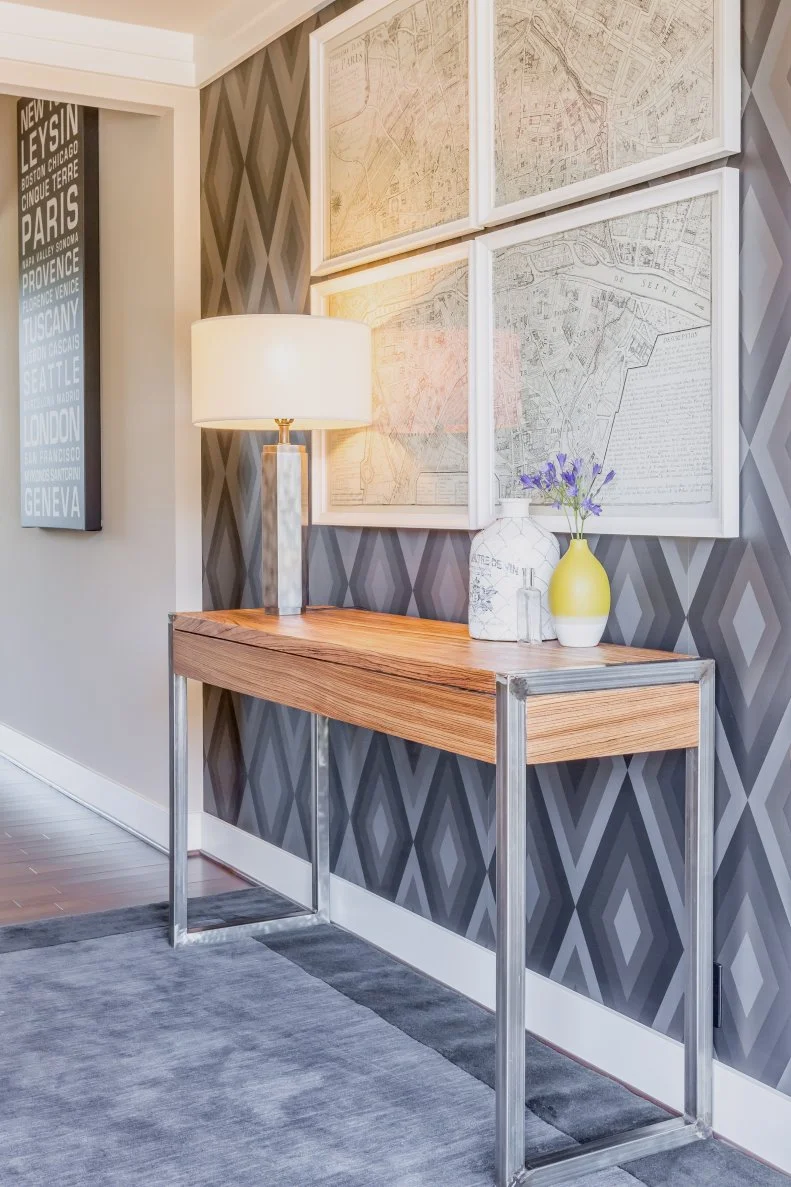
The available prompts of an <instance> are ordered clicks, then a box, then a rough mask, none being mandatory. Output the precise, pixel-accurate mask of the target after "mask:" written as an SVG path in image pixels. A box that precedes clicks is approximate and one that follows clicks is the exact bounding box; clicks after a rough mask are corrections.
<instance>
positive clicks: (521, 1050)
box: [495, 679, 527, 1187]
mask: <svg viewBox="0 0 791 1187" xmlns="http://www.w3.org/2000/svg"><path fill="white" fill-rule="evenodd" d="M496 698H497V706H496V713H497V754H496V757H497V792H496V815H497V1017H496V1067H495V1093H496V1121H495V1124H496V1127H497V1129H496V1142H495V1160H496V1168H497V1187H509V1184H510V1183H512V1182H513V1180H514V1178H515V1176H516V1175H517V1173H518V1172H520V1171H521V1170H522V1168H523V1167H524V1164H525V928H526V916H525V912H526V874H527V831H526V823H525V822H526V812H527V806H526V803H525V801H526V797H527V767H526V765H525V764H526V756H525V743H526V728H525V700H524V697H522V698H521V699H520V698H518V697H516V696H514V694H513V689H512V686H511V681H510V680H507V679H498V682H497V693H496Z"/></svg>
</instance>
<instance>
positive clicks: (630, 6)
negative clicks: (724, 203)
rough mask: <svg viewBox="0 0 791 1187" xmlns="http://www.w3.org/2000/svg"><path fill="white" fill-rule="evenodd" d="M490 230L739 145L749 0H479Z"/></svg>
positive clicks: (484, 206)
mask: <svg viewBox="0 0 791 1187" xmlns="http://www.w3.org/2000/svg"><path fill="white" fill-rule="evenodd" d="M479 14H480V28H479V35H478V38H477V45H478V52H479V72H480V76H481V78H482V79H485V82H483V83H482V85H481V94H480V104H481V110H480V113H479V118H478V121H477V124H478V129H479V137H480V140H479V154H480V161H481V170H480V178H481V190H480V194H479V203H478V207H479V216H480V219H481V222H482V224H483V225H485V226H491V225H493V224H496V223H499V222H505V221H507V220H510V219H513V218H516V217H518V216H521V215H524V214H531V213H536V212H538V211H542V210H547V209H549V208H551V207H558V206H564V205H567V204H569V203H571V202H577V201H579V200H580V199H582V198H590V197H593V196H595V195H598V194H604V193H608V192H611V191H613V190H617V189H622V188H624V187H626V186H631V185H634V184H635V183H636V182H641V181H646V180H648V179H650V178H654V177H658V176H660V175H663V174H664V175H667V174H670V173H674V172H678V171H680V170H682V169H687V168H689V167H690V166H692V165H697V164H701V163H703V162H706V161H713V160H716V159H718V158H721V157H724V156H727V155H728V154H729V153H733V152H738V151H739V149H740V143H741V129H740V105H741V73H740V56H739V36H740V30H739V0H650V2H649V0H594V2H592V0H480V9H479Z"/></svg>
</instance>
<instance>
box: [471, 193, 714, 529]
mask: <svg viewBox="0 0 791 1187" xmlns="http://www.w3.org/2000/svg"><path fill="white" fill-rule="evenodd" d="M712 215H713V197H712V195H711V194H710V193H707V194H703V195H699V196H695V197H690V198H688V199H685V200H682V201H677V202H672V203H670V204H668V205H664V206H659V207H654V208H653V209H646V210H638V211H635V212H633V213H628V214H623V215H621V216H620V217H614V218H610V219H607V220H606V221H603V222H597V223H592V224H589V225H587V226H581V227H576V228H574V229H572V230H569V231H565V232H562V233H558V234H554V235H548V236H547V237H545V238H541V239H534V240H532V241H530V242H525V243H521V244H517V245H513V246H509V247H502V248H500V249H499V250H496V251H495V252H494V253H493V259H492V279H493V299H494V327H495V330H494V333H495V338H494V356H493V362H494V401H495V454H496V458H495V472H496V485H497V491H498V494H497V497H498V498H503V497H508V496H510V495H511V494H515V493H517V491H519V489H520V485H519V475H520V474H522V473H533V472H535V470H537V469H538V467H539V466H540V465H541V463H542V462H544V461H545V460H546V459H547V458H548V457H550V456H551V455H553V454H555V453H557V452H562V453H568V454H569V455H571V456H573V457H575V456H581V457H586V458H587V457H590V456H591V454H594V455H595V456H596V457H597V458H598V459H599V460H601V461H603V462H604V464H605V467H606V468H607V469H609V468H611V467H612V468H613V469H615V470H616V472H617V475H618V478H617V482H614V483H613V485H612V486H611V487H610V488H608V498H607V507H608V508H610V507H612V508H613V509H614V510H617V509H619V508H621V509H624V508H639V507H646V506H649V505H653V506H661V507H663V508H669V507H673V508H675V513H676V514H680V515H682V516H683V514H684V508H687V509H688V514H690V515H691V514H692V509H693V508H699V507H700V506H701V505H707V504H710V503H711V502H712V500H713V498H714V479H715V476H714V462H713V435H714V429H713V418H714V408H713V368H712V312H711V310H712V301H711V275H712Z"/></svg>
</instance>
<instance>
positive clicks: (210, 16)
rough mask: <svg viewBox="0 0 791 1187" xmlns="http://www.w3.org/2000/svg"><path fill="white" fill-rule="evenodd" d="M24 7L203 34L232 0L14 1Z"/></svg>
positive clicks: (229, 5)
mask: <svg viewBox="0 0 791 1187" xmlns="http://www.w3.org/2000/svg"><path fill="white" fill-rule="evenodd" d="M15 3H17V4H22V5H23V6H24V7H25V8H47V9H49V10H50V11H55V12H68V13H72V14H73V15H75V16H91V17H102V18H103V19H104V20H108V21H125V22H126V23H128V24H133V25H152V26H154V27H155V28H159V29H173V30H176V31H177V32H179V33H203V32H204V31H205V30H206V29H207V28H208V26H209V25H210V24H212V23H213V22H214V21H216V19H217V18H218V17H220V16H222V13H223V10H224V9H226V8H230V7H231V4H232V0H15Z"/></svg>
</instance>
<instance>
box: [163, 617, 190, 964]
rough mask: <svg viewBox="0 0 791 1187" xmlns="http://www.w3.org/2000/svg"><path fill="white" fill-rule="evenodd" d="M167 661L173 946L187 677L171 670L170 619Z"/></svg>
mask: <svg viewBox="0 0 791 1187" xmlns="http://www.w3.org/2000/svg"><path fill="white" fill-rule="evenodd" d="M168 654H169V663H170V912H169V919H168V938H169V939H170V943H171V944H172V946H173V947H174V948H178V947H179V945H180V944H182V943H183V942H184V937H185V936H186V934H187V845H188V835H187V830H188V824H189V802H188V784H187V679H186V677H185V676H177V675H176V674H175V672H174V671H173V621H172V618H171V621H170V623H169V624H168Z"/></svg>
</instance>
